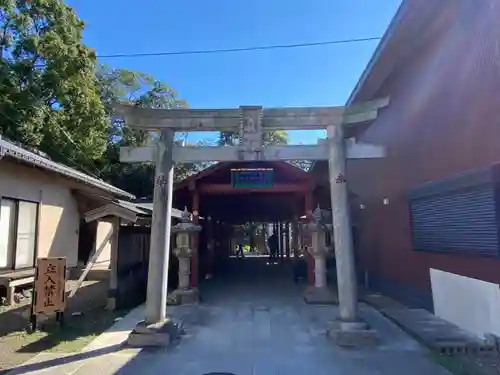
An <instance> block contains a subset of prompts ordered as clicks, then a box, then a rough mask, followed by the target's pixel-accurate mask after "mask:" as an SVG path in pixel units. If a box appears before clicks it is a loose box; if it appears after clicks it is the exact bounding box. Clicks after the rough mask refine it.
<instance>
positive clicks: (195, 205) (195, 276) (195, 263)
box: [191, 190, 200, 288]
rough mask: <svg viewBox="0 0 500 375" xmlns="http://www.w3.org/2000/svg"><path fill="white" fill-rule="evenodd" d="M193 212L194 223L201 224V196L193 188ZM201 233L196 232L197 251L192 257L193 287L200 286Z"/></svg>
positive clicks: (195, 245)
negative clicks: (199, 257) (199, 246)
mask: <svg viewBox="0 0 500 375" xmlns="http://www.w3.org/2000/svg"><path fill="white" fill-rule="evenodd" d="M191 207H192V214H193V221H194V224H196V225H198V224H199V221H200V220H199V219H200V218H199V214H200V196H199V194H198V191H197V190H193V202H192V205H191ZM198 236H199V233H196V234H194V238H193V242H194V244H193V245H194V248H195V249H196V251H194V253H193V256H192V257H191V288H196V287H198V273H199V270H198V251H199V250H200V249H198V244H199V238H198Z"/></svg>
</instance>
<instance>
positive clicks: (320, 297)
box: [304, 286, 339, 305]
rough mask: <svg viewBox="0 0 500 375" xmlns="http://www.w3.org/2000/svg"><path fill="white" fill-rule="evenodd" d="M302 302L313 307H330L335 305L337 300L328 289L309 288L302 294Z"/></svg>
mask: <svg viewBox="0 0 500 375" xmlns="http://www.w3.org/2000/svg"><path fill="white" fill-rule="evenodd" d="M304 300H305V301H306V303H309V304H315V305H332V304H337V303H338V302H339V301H338V298H337V295H336V294H335V293H333V292H332V291H331V290H330V289H328V287H323V288H318V287H315V286H309V287H307V289H306V290H305V292H304Z"/></svg>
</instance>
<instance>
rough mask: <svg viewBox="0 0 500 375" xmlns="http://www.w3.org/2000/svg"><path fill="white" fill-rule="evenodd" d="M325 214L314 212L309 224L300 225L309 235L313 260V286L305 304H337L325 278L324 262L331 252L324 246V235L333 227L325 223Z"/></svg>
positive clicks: (309, 290) (320, 211) (331, 249)
mask: <svg viewBox="0 0 500 375" xmlns="http://www.w3.org/2000/svg"><path fill="white" fill-rule="evenodd" d="M327 222H328V217H327V213H326V212H325V211H323V210H321V209H320V208H319V206H318V207H317V208H316V210H314V212H313V214H312V218H311V220H310V221H309V222H307V223H305V224H302V228H301V229H302V231H303V232H305V233H310V234H311V237H312V246H310V247H308V251H309V253H310V254H311V255H312V257H313V259H314V285H313V286H309V287H308V288H307V289H306V291H305V293H304V299H305V301H306V302H307V303H313V304H333V303H337V296H336V295H335V294H334V293H332V292H331V291H330V289H328V285H327V278H326V260H327V257H328V256H329V255H330V254H331V253H332V252H333V248H332V247H331V246H326V236H325V235H326V233H327V232H328V231H330V232H331V231H332V229H333V225H332V224H329V223H327Z"/></svg>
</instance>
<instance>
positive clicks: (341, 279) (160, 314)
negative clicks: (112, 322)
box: [116, 98, 389, 327]
mask: <svg viewBox="0 0 500 375" xmlns="http://www.w3.org/2000/svg"><path fill="white" fill-rule="evenodd" d="M388 104H389V100H388V99H387V98H385V99H381V100H376V101H372V102H366V103H362V104H358V105H354V106H351V107H319V108H314V107H307V108H270V109H267V108H264V109H263V108H262V107H256V106H242V107H240V108H236V109H172V110H163V109H144V108H137V107H132V106H125V105H117V107H116V109H117V112H118V115H121V116H122V117H123V118H124V120H125V123H126V125H128V126H129V127H132V128H136V129H142V130H150V131H154V130H159V131H160V138H159V140H157V142H156V144H155V145H152V146H146V147H139V148H128V147H125V148H122V149H121V150H120V160H121V161H122V162H126V163H134V162H155V165H156V178H155V181H156V182H157V183H155V188H154V199H153V220H152V229H151V249H150V263H149V275H148V291H147V301H146V322H147V323H149V324H155V323H157V322H159V321H162V320H164V319H165V318H166V300H167V295H166V293H167V279H168V262H169V259H168V258H169V248H170V226H171V223H170V217H171V206H172V183H173V163H174V162H197V161H259V160H269V161H272V160H328V165H329V174H330V187H331V189H330V190H331V194H330V195H331V204H332V215H333V229H334V233H333V234H334V244H335V257H336V264H337V278H338V296H339V306H340V318H341V321H344V322H346V327H347V326H348V325H349V324H351V323H352V322H356V321H358V313H357V290H356V274H355V268H354V254H353V246H352V236H351V224H350V217H349V203H348V198H347V185H346V183H338V181H339V179H338V177H339V176H341V177H342V179H341V181H343V176H345V173H346V159H347V158H356V159H357V158H380V157H383V156H384V150H383V148H382V147H380V146H375V145H367V144H360V143H356V142H354V141H353V139H352V138H350V137H351V134H352V130H353V129H354V128H355V127H356V126H357V125H359V124H361V123H365V124H366V123H368V122H369V121H372V120H375V119H376V118H377V115H378V111H379V110H380V109H381V108H383V107H386V106H387V105H388ZM314 129H326V130H327V139H325V140H320V142H318V144H317V145H307V146H295V145H294V146H264V145H263V144H262V139H263V132H265V131H272V130H314ZM176 131H179V132H186V131H187V132H189V131H239V135H240V144H239V145H236V146H221V147H181V146H176V145H174V143H173V139H174V133H175V132H176ZM349 138H350V139H349ZM158 182H160V183H158Z"/></svg>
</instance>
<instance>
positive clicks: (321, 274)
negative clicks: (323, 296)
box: [314, 254, 326, 288]
mask: <svg viewBox="0 0 500 375" xmlns="http://www.w3.org/2000/svg"><path fill="white" fill-rule="evenodd" d="M325 256H326V254H317V255H316V256H315V257H314V286H315V287H316V288H326V262H325Z"/></svg>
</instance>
